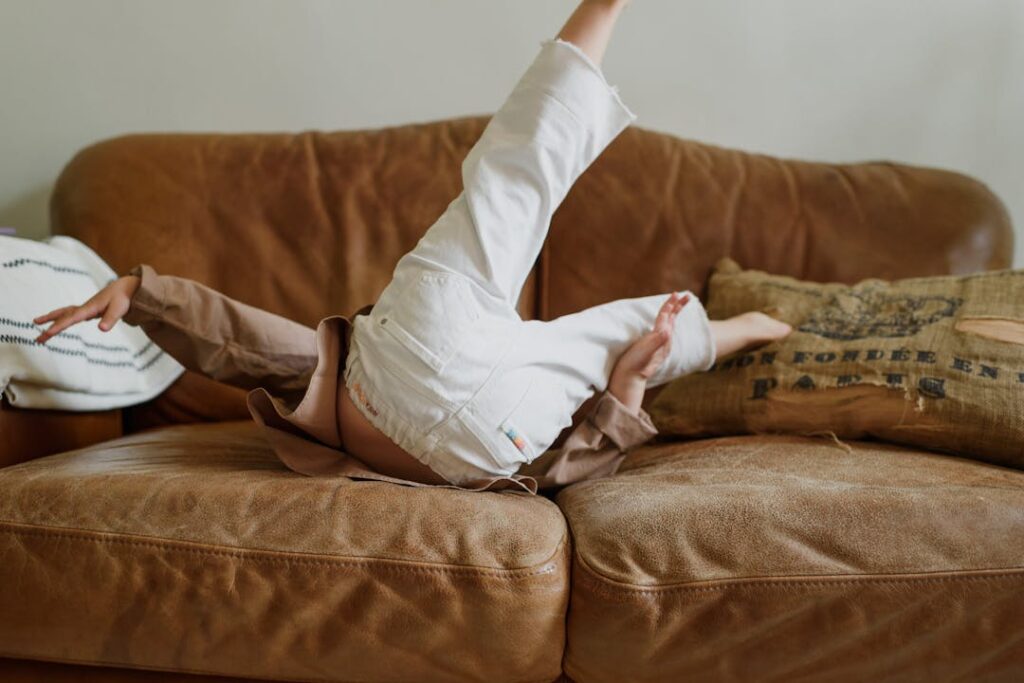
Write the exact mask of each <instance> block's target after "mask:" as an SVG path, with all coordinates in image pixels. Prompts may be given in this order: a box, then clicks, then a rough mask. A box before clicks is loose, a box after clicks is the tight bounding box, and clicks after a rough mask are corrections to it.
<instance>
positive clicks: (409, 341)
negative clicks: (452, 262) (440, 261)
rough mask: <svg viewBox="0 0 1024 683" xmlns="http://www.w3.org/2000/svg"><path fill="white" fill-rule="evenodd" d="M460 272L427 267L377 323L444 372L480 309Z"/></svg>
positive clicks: (406, 287)
mask: <svg viewBox="0 0 1024 683" xmlns="http://www.w3.org/2000/svg"><path fill="white" fill-rule="evenodd" d="M470 286H471V284H470V282H469V280H468V279H467V278H466V277H465V276H464V275H461V274H459V273H454V272H449V271H440V270H425V271H423V272H421V273H419V274H418V275H417V276H416V277H415V278H413V279H412V280H411V281H410V282H409V284H407V285H406V286H405V287H403V288H402V290H401V291H399V292H397V293H396V296H395V299H394V304H393V305H392V306H391V310H390V311H387V312H386V313H384V314H383V315H381V316H380V318H378V319H377V324H378V325H379V326H380V327H381V328H382V329H384V330H386V331H387V332H388V333H389V334H390V335H391V336H392V337H394V338H395V339H396V340H397V341H398V342H399V344H401V345H402V346H403V347H404V348H405V349H406V350H408V351H409V352H410V353H411V354H412V355H414V356H415V357H417V358H419V359H420V360H421V361H423V362H424V363H426V364H427V365H428V366H429V367H430V368H432V369H433V370H435V371H437V372H440V371H441V370H442V369H443V368H444V367H445V365H447V364H448V362H449V361H450V360H451V359H452V358H453V357H454V356H455V354H456V353H458V351H459V349H460V348H462V346H463V345H465V343H466V342H467V340H468V337H469V335H470V334H471V332H472V328H473V326H474V323H476V322H477V321H478V320H479V319H480V310H479V308H478V307H477V303H476V300H475V299H474V298H473V295H472V293H471V292H470V290H469V287H470Z"/></svg>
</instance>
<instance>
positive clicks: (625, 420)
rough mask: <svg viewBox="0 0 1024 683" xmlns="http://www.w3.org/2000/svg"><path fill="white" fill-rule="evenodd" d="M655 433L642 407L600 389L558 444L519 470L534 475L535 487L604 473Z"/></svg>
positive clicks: (618, 463) (570, 481)
mask: <svg viewBox="0 0 1024 683" xmlns="http://www.w3.org/2000/svg"><path fill="white" fill-rule="evenodd" d="M657 434H658V429H657V428H656V427H655V426H654V423H653V422H651V417H650V415H649V414H648V413H647V412H646V411H645V410H644V409H643V408H639V407H638V408H636V409H633V408H630V407H627V406H626V405H625V404H623V403H622V402H621V401H619V399H618V398H616V396H615V394H613V393H612V392H611V391H610V390H608V391H604V392H603V393H602V394H601V397H600V398H599V399H598V400H597V403H595V404H594V407H593V408H592V409H591V410H590V412H589V413H587V416H586V417H585V418H584V419H583V421H582V422H580V423H579V424H578V425H577V426H576V429H574V430H573V431H572V432H571V433H570V434H569V436H568V438H567V439H566V440H565V442H564V443H563V444H562V447H561V448H559V449H557V450H548V451H545V452H544V453H543V454H541V456H540V457H538V458H537V459H536V460H534V461H533V462H532V463H530V464H528V465H524V466H523V467H521V468H520V469H519V474H527V475H530V476H531V477H534V478H535V479H536V480H537V486H538V488H547V487H550V486H564V485H566V484H571V483H573V482H576V481H580V480H582V479H597V478H599V477H606V476H609V475H612V474H614V473H615V472H616V471H617V470H618V469H619V465H620V464H621V463H622V461H623V460H624V459H625V457H626V455H627V454H628V452H629V451H630V450H632V449H633V448H634V447H636V446H639V445H641V444H643V443H646V442H647V441H650V440H651V439H652V438H654V437H655V436H656V435H657Z"/></svg>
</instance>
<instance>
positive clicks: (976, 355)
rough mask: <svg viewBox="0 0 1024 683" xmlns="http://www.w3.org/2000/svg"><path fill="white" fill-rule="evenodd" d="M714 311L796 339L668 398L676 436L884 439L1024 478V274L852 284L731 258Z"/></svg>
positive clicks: (655, 416)
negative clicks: (778, 327) (1014, 470)
mask: <svg viewBox="0 0 1024 683" xmlns="http://www.w3.org/2000/svg"><path fill="white" fill-rule="evenodd" d="M705 305H706V308H707V311H708V315H709V316H710V317H711V318H712V319H713V320H718V319H723V318H728V317H730V316H733V315H736V314H738V313H743V312H744V311H749V310H760V311H764V312H766V313H768V314H769V315H772V316H774V317H776V318H779V319H780V320H785V321H786V322H788V323H789V324H791V325H792V326H793V330H794V331H793V333H792V334H791V335H789V336H788V337H787V338H786V339H783V340H781V341H779V342H773V343H771V344H766V345H763V346H761V347H759V348H756V349H753V350H748V351H746V352H739V353H735V354H732V355H730V356H726V357H722V358H719V359H718V360H717V362H716V363H715V365H714V366H712V367H711V369H710V370H708V371H707V372H701V373H696V374H692V375H687V376H685V377H680V378H678V379H676V380H674V381H672V382H670V383H669V384H668V385H666V386H665V388H664V389H663V390H662V391H661V393H660V394H659V395H658V396H657V397H656V398H655V400H654V401H652V402H651V405H650V408H649V413H650V415H651V418H652V420H653V421H654V424H655V425H656V426H657V427H658V430H659V432H661V433H662V434H671V435H677V436H685V437H697V436H714V435H728V434H742V433H773V432H774V433H799V434H816V433H817V434H823V435H834V436H835V437H837V438H840V439H842V438H851V439H857V438H867V437H877V438H879V439H884V440H887V441H892V442H896V443H902V444H910V445H914V446H921V447H925V448H929V449H933V450H937V451H944V452H948V453H954V454H958V455H962V456H966V457H972V458H976V459H979V460H984V461H988V462H992V463H995V464H999V465H1006V466H1012V467H1021V468H1024V270H1001V271H989V272H983V273H976V274H973V275H966V276H941V277H926V278H912V279H905V280H895V281H892V282H885V281H882V280H877V279H869V280H863V281H861V282H858V283H857V284H855V285H843V284H838V283H830V284H819V283H814V282H804V281H801V280H797V279H795V278H791V277H785V276H780V275H771V274H768V273H764V272H761V271H756V270H743V269H742V268H741V267H740V266H739V265H738V264H737V263H736V262H734V261H732V260H730V259H722V260H721V261H719V262H718V263H717V264H716V266H715V270H714V272H713V273H712V275H711V280H710V282H709V286H708V293H707V297H706V301H705ZM680 341H681V343H686V340H685V339H682V340H680Z"/></svg>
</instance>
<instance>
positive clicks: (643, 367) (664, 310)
mask: <svg viewBox="0 0 1024 683" xmlns="http://www.w3.org/2000/svg"><path fill="white" fill-rule="evenodd" d="M689 301H690V296H689V295H688V294H687V295H685V296H680V295H678V294H677V293H676V292H673V293H672V294H671V295H669V297H668V299H666V300H665V303H663V304H662V305H661V309H660V310H659V311H658V317H657V318H656V319H655V321H654V327H653V328H652V329H651V330H650V331H649V332H646V333H645V334H644V335H643V336H642V337H640V338H639V339H637V340H636V341H635V342H633V344H632V345H631V346H630V347H629V348H628V349H626V350H625V351H624V352H623V354H622V355H621V356H619V359H618V361H616V363H615V368H614V369H613V370H612V374H611V378H610V379H609V382H608V390H609V391H610V392H611V393H612V394H614V395H615V397H616V398H617V399H619V401H621V402H622V403H623V404H625V405H626V406H627V407H629V408H631V409H633V411H634V412H636V410H637V409H638V408H639V407H640V402H641V401H642V400H643V396H644V391H645V390H646V389H647V380H648V379H650V378H651V377H652V376H653V375H654V373H655V372H657V370H658V368H660V367H661V364H662V363H664V362H665V359H666V358H668V354H669V352H670V351H671V350H672V337H673V331H674V330H675V320H676V314H677V313H679V311H681V310H682V308H683V306H685V305H686V304H687V303H689Z"/></svg>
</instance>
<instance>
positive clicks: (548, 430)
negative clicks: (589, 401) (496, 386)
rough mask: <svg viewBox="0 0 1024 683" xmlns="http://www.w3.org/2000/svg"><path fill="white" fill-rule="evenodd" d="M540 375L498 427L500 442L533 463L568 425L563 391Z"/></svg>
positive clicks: (568, 415)
mask: <svg viewBox="0 0 1024 683" xmlns="http://www.w3.org/2000/svg"><path fill="white" fill-rule="evenodd" d="M546 380H547V378H546V377H544V376H543V375H541V376H537V377H535V378H534V380H533V382H531V383H530V387H529V389H527V391H526V394H525V395H524V396H523V399H522V400H521V401H519V403H518V404H517V405H516V407H515V408H514V409H513V410H512V411H511V412H510V413H509V414H508V415H507V416H505V418H504V419H503V420H501V421H500V422H499V423H498V432H499V433H500V434H501V436H502V438H503V439H504V440H505V441H506V442H507V443H508V444H511V445H512V446H513V447H515V448H516V449H517V450H519V451H520V452H521V453H523V455H524V457H525V458H526V460H527V462H533V460H534V459H536V458H537V457H538V456H540V455H542V454H543V453H544V452H545V451H546V450H547V449H548V448H549V447H550V446H551V444H552V443H553V442H554V440H555V439H556V438H558V435H559V434H560V433H561V431H562V429H564V428H565V427H568V426H569V425H571V424H572V411H571V410H569V403H568V399H567V397H566V394H565V390H564V389H562V388H561V387H560V386H559V385H558V384H557V383H556V382H552V381H546Z"/></svg>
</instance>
